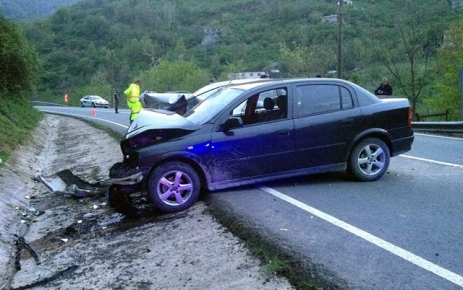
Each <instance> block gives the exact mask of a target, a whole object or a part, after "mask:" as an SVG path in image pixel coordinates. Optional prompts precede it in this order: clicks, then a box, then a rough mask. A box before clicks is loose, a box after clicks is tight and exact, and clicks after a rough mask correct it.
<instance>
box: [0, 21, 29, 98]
mask: <svg viewBox="0 0 463 290" xmlns="http://www.w3.org/2000/svg"><path fill="white" fill-rule="evenodd" d="M0 59H1V61H0V97H2V96H4V95H6V94H11V93H15V92H17V91H26V90H30V89H31V87H32V81H33V78H34V73H35V72H36V71H37V70H38V62H37V58H36V54H35V51H34V49H33V48H32V46H30V45H29V44H28V43H27V41H26V39H25V38H24V36H23V35H22V34H21V32H20V31H19V29H18V28H17V27H16V26H15V25H13V24H11V23H9V22H8V21H6V20H5V19H4V18H3V16H0Z"/></svg>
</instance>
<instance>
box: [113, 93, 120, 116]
mask: <svg viewBox="0 0 463 290" xmlns="http://www.w3.org/2000/svg"><path fill="white" fill-rule="evenodd" d="M120 99H121V96H120V95H119V91H118V90H116V92H115V93H114V110H115V111H116V114H119V112H118V108H119V100H120Z"/></svg>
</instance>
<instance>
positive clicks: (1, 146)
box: [0, 96, 43, 166]
mask: <svg viewBox="0 0 463 290" xmlns="http://www.w3.org/2000/svg"><path fill="white" fill-rule="evenodd" d="M0 100H1V106H0V158H1V159H2V162H6V161H7V160H8V158H9V157H10V156H11V153H12V152H13V151H14V150H15V149H16V148H17V147H18V146H20V145H22V144H24V143H25V142H27V139H28V137H29V135H30V133H31V131H33V130H34V129H35V128H36V127H37V124H38V122H39V121H40V120H41V119H42V118H43V113H41V112H39V111H38V110H36V109H34V108H33V107H32V105H31V104H29V102H28V101H26V100H23V99H21V98H20V97H14V96H13V97H11V98H5V97H1V96H0ZM0 166H1V164H0Z"/></svg>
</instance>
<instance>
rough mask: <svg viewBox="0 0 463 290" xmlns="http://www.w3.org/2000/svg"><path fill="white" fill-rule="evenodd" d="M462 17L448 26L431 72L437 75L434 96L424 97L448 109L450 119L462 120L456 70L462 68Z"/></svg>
mask: <svg viewBox="0 0 463 290" xmlns="http://www.w3.org/2000/svg"><path fill="white" fill-rule="evenodd" d="M462 31H463V18H461V19H460V20H459V21H457V22H455V23H454V24H453V25H451V26H450V29H449V30H448V31H447V32H446V34H445V36H446V37H445V41H444V44H443V45H442V48H441V49H439V51H438V56H437V60H436V63H435V66H434V67H433V72H434V73H435V74H436V75H438V76H439V79H438V81H436V83H435V92H436V94H435V96H433V97H432V98H428V99H426V101H427V103H428V104H430V105H431V106H433V107H438V108H442V109H443V110H449V113H450V116H449V117H450V119H452V120H459V119H460V120H462V119H463V116H461V115H460V114H461V112H460V102H461V91H460V87H459V84H458V77H459V76H458V70H459V69H460V68H463V32H462Z"/></svg>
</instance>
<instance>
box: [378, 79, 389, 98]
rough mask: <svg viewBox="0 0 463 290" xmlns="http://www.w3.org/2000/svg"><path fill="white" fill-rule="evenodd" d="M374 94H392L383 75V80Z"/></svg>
mask: <svg viewBox="0 0 463 290" xmlns="http://www.w3.org/2000/svg"><path fill="white" fill-rule="evenodd" d="M375 95H388V96H390V95H392V87H391V85H390V84H389V80H388V79H387V77H383V82H382V83H381V84H380V85H379V87H378V88H377V89H376V90H375Z"/></svg>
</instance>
